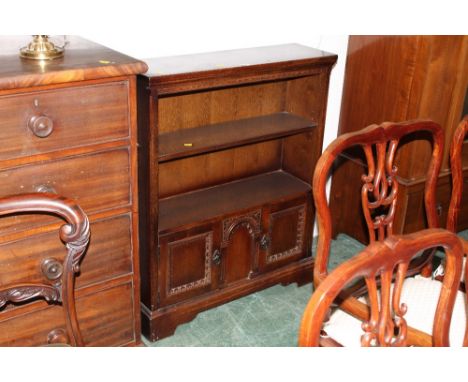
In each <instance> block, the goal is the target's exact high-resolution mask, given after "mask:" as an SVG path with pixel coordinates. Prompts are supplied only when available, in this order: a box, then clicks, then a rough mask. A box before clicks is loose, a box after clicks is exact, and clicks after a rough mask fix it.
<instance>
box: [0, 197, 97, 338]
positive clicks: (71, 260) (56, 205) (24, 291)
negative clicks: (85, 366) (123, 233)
mask: <svg viewBox="0 0 468 382" xmlns="http://www.w3.org/2000/svg"><path fill="white" fill-rule="evenodd" d="M19 213H51V214H53V215H56V216H58V217H60V218H62V219H64V220H65V221H66V223H67V224H65V225H63V226H62V227H61V228H60V239H61V240H62V241H63V242H64V243H65V246H66V249H67V254H66V256H65V258H64V260H63V262H62V263H61V262H59V261H58V260H57V259H55V258H46V259H44V260H43V261H42V262H41V263H37V264H36V267H39V266H40V268H41V270H42V280H41V281H39V282H34V281H33V280H28V282H27V283H25V282H24V281H23V282H16V283H15V282H13V283H10V282H8V281H5V280H3V277H2V280H3V283H2V284H3V285H2V286H1V287H0V309H2V308H3V307H4V306H5V305H6V304H9V303H22V304H24V303H27V302H30V301H31V300H35V299H38V298H43V299H45V300H46V301H47V302H48V303H60V304H61V305H62V307H63V318H64V321H65V325H64V326H65V329H64V328H63V327H62V328H57V329H56V330H61V331H62V332H63V335H62V337H64V338H62V340H63V341H65V343H66V344H70V345H73V346H83V345H84V341H83V337H82V335H81V331H80V326H79V323H78V319H77V314H76V308H75V275H76V274H77V273H78V272H79V271H80V262H81V260H82V257H83V256H84V254H85V251H86V248H87V246H88V244H89V236H90V232H89V221H88V217H87V216H86V215H85V213H84V212H83V210H82V209H81V208H80V207H79V206H78V205H77V204H76V203H75V202H73V201H72V200H69V199H65V198H63V197H58V196H56V195H52V194H40V193H37V194H23V195H19V196H18V195H17V196H11V197H4V198H1V199H0V216H3V215H11V214H19ZM57 239H58V238H57ZM44 279H46V280H47V283H44V282H43V280H44ZM50 334H51V333H49V337H48V342H49V343H55V338H51V337H50Z"/></svg>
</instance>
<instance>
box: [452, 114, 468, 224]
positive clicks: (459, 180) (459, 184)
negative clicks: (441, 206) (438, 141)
mask: <svg viewBox="0 0 468 382" xmlns="http://www.w3.org/2000/svg"><path fill="white" fill-rule="evenodd" d="M467 134H468V115H465V117H464V118H463V120H462V121H461V122H460V124H459V125H458V127H457V129H456V130H455V133H454V135H453V141H452V145H451V147H450V169H451V170H452V197H451V199H450V206H449V211H448V217H447V229H448V230H450V231H452V232H456V229H457V222H458V219H459V216H460V215H461V216H464V215H465V214H466V212H467V211H466V210H467V208H468V200H467V198H466V197H465V199H464V204H463V205H462V198H463V189H464V188H465V187H464V183H465V184H466V181H465V180H464V179H465V178H467V177H464V176H463V170H462V149H463V145H464V141H465V137H466V136H467ZM460 212H462V214H460ZM463 212H465V214H463Z"/></svg>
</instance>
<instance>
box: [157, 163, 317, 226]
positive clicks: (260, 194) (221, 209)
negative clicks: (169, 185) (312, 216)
mask: <svg viewBox="0 0 468 382" xmlns="http://www.w3.org/2000/svg"><path fill="white" fill-rule="evenodd" d="M309 191H310V186H309V185H308V184H306V183H304V182H302V181H301V180H299V179H297V178H296V177H294V176H292V175H290V174H288V173H285V172H283V171H275V172H271V173H267V174H262V175H258V176H255V177H252V178H246V179H242V180H238V181H235V182H231V183H223V184H221V185H219V186H216V187H211V188H207V189H203V190H199V191H194V192H191V193H187V194H181V195H178V196H174V197H171V198H167V199H161V200H160V202H159V232H160V233H164V232H166V231H167V230H169V229H174V228H176V227H182V226H185V225H187V224H189V223H192V222H198V221H203V220H209V219H212V218H215V217H218V216H222V215H226V214H230V213H233V212H235V211H238V210H244V209H248V208H251V207H257V206H261V205H262V204H265V203H270V202H272V201H276V200H281V199H284V198H291V197H296V196H299V195H303V194H305V193H307V192H309Z"/></svg>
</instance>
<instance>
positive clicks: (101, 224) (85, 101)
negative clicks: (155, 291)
mask: <svg viewBox="0 0 468 382" xmlns="http://www.w3.org/2000/svg"><path fill="white" fill-rule="evenodd" d="M27 40H28V38H17V39H15V38H12V37H8V38H3V39H2V40H0V141H1V142H2V145H1V146H0V195H1V196H6V195H10V194H19V193H28V192H41V191H42V192H54V193H58V194H61V195H64V196H67V197H69V198H72V199H75V200H76V201H77V202H78V204H79V205H80V206H81V207H82V208H83V209H84V211H85V212H86V213H87V215H88V216H89V219H90V222H91V242H90V245H89V248H88V251H87V253H86V255H85V256H84V260H83V262H82V267H81V273H80V275H79V276H78V277H77V280H76V287H77V293H76V295H77V312H78V320H79V322H80V326H81V330H82V334H83V337H84V340H85V343H86V345H90V346H120V345H132V344H138V343H139V342H140V313H139V299H140V297H139V262H138V240H137V229H138V221H137V220H138V219H137V213H138V206H137V199H136V197H137V193H138V188H137V182H136V171H137V168H136V165H137V156H136V97H135V87H136V81H135V74H137V73H141V72H144V71H145V70H146V65H145V64H144V63H142V62H139V61H137V60H134V59H132V58H130V57H127V56H124V55H122V54H119V53H117V52H114V51H111V50H110V49H107V48H104V47H102V46H99V45H97V44H94V43H91V42H89V41H86V40H83V39H79V38H74V37H72V38H70V42H69V45H68V47H67V50H66V53H65V57H64V58H62V59H58V60H54V61H50V62H46V63H45V64H40V63H38V62H34V61H25V60H22V59H20V58H19V57H18V53H17V48H19V47H21V46H22V45H25V44H26V43H27ZM7 47H8V48H14V50H13V49H10V50H8V49H6V48H7ZM61 224H62V222H61V221H57V219H55V218H54V217H52V216H51V217H47V216H46V217H44V216H43V215H41V216H39V215H38V216H35V215H15V216H8V217H5V218H2V219H0V285H2V284H5V285H6V284H9V283H12V282H27V283H32V282H35V281H41V278H43V277H44V275H43V274H42V272H41V267H40V264H41V262H42V260H44V259H46V258H62V257H63V256H64V254H65V253H64V250H63V245H62V243H60V240H59V238H58V227H59V226H60V225H61ZM62 325H64V323H63V322H62V315H61V311H60V308H59V307H55V306H53V305H52V306H51V305H47V304H46V303H45V302H43V301H37V302H36V303H34V304H29V305H27V306H21V305H9V306H7V307H6V308H4V309H3V310H1V311H0V346H5V345H11V346H23V345H26V346H30V345H31V346H32V345H41V344H44V343H46V342H47V336H48V334H49V333H50V332H51V331H53V330H54V329H57V328H60V327H61V326H62Z"/></svg>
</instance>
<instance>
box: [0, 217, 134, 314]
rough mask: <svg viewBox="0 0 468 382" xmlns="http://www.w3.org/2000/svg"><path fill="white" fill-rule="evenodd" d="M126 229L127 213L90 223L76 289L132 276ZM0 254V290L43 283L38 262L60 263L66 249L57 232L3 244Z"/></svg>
mask: <svg viewBox="0 0 468 382" xmlns="http://www.w3.org/2000/svg"><path fill="white" fill-rule="evenodd" d="M130 226H131V224H130V216H129V215H128V214H126V215H120V216H117V217H112V218H107V219H103V220H98V221H95V222H92V223H91V242H90V245H89V247H88V250H87V252H86V254H85V256H84V258H83V261H82V263H81V272H80V274H79V275H78V276H77V277H76V287H77V288H81V287H84V286H87V285H90V284H95V283H98V282H102V281H106V280H110V279H112V278H115V277H118V276H122V275H125V274H129V273H132V255H131V254H132V248H131V234H130ZM0 253H1V256H0V269H1V275H0V287H2V286H7V285H11V284H18V283H24V282H28V283H36V282H37V283H44V282H45V283H47V282H48V280H47V278H46V277H45V276H44V275H43V273H42V271H41V264H42V262H43V261H44V260H46V259H50V258H55V259H57V260H59V261H62V260H63V258H64V257H65V254H66V248H65V246H64V245H63V244H62V242H61V241H60V238H59V235H58V229H57V230H53V231H51V232H48V233H45V234H39V235H34V236H31V237H26V238H24V239H21V240H17V241H14V242H9V243H4V244H2V245H1V246H0ZM9 308H10V306H9V307H7V308H6V309H9Z"/></svg>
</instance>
